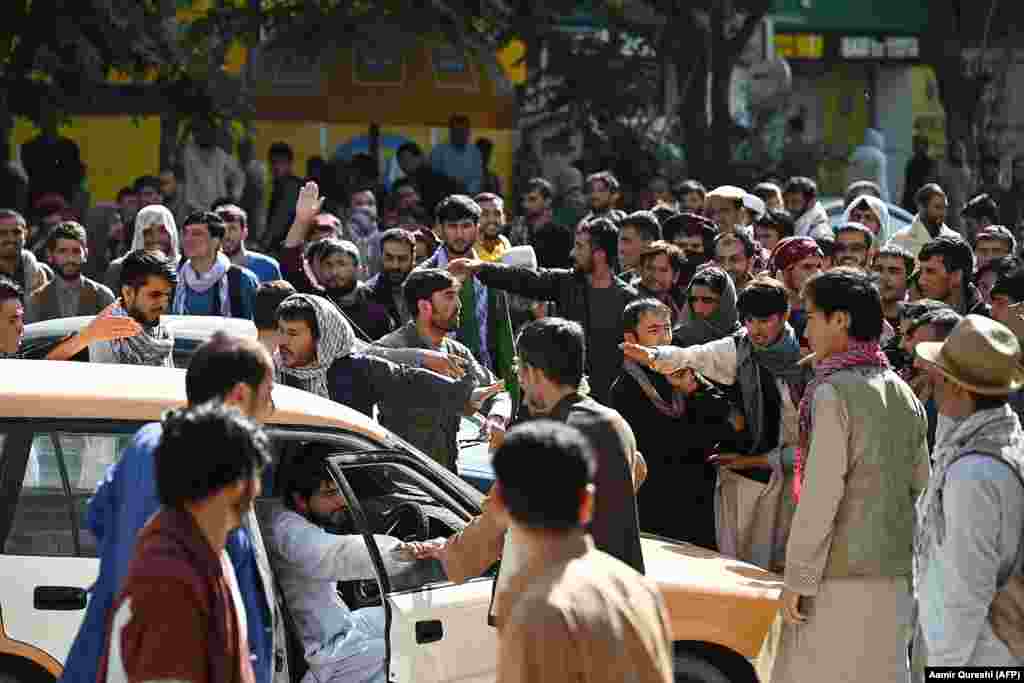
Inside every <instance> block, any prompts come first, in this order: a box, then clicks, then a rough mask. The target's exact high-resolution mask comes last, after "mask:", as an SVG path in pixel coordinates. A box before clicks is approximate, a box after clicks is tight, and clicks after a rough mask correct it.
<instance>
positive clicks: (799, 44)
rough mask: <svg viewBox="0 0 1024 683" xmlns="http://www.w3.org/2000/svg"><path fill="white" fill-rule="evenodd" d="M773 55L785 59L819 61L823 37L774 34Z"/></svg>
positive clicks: (811, 34)
mask: <svg viewBox="0 0 1024 683" xmlns="http://www.w3.org/2000/svg"><path fill="white" fill-rule="evenodd" d="M775 54H777V55H778V56H779V57H785V58H786V59H821V58H823V57H824V56H825V36H823V35H821V34H820V33H776V34H775Z"/></svg>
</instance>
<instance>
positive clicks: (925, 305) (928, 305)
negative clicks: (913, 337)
mask: <svg viewBox="0 0 1024 683" xmlns="http://www.w3.org/2000/svg"><path fill="white" fill-rule="evenodd" d="M941 309H949V310H953V309H952V308H950V306H949V304H947V303H945V302H943V301H938V300H937V299H918V300H917V301H908V302H906V303H904V304H903V305H902V306H900V322H903V321H910V322H911V323H913V322H914V321H916V320H917V319H918V318H920V317H921V316H923V315H926V314H927V313H930V312H932V311H938V310H941Z"/></svg>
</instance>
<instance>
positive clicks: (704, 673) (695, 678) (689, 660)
mask: <svg viewBox="0 0 1024 683" xmlns="http://www.w3.org/2000/svg"><path fill="white" fill-rule="evenodd" d="M672 665H673V669H674V676H673V678H672V680H673V681H674V683H731V682H730V680H729V677H728V676H726V675H725V674H724V673H723V672H722V670H721V669H719V668H718V667H717V666H715V665H714V664H712V663H711V662H709V661H708V660H706V659H703V658H701V657H699V656H696V655H692V654H690V653H688V652H676V653H675V655H674V656H673V658H672Z"/></svg>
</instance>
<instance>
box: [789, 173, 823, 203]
mask: <svg viewBox="0 0 1024 683" xmlns="http://www.w3.org/2000/svg"><path fill="white" fill-rule="evenodd" d="M782 191H783V193H790V192H799V193H800V194H802V195H804V196H806V197H811V198H813V197H817V196H818V183H816V182H814V181H813V180H812V179H810V178H808V177H806V176H802V175H798V176H793V177H792V178H790V179H789V180H788V181H786V187H785V188H784V189H783V190H782Z"/></svg>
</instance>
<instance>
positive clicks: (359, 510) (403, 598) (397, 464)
mask: <svg viewBox="0 0 1024 683" xmlns="http://www.w3.org/2000/svg"><path fill="white" fill-rule="evenodd" d="M329 462H330V464H331V469H332V472H333V474H334V476H335V477H336V479H337V480H338V485H339V487H340V488H341V490H342V491H343V492H344V493H345V495H346V497H347V498H348V499H349V500H350V501H355V503H354V505H353V512H354V516H355V517H356V520H357V523H358V524H361V525H362V531H363V532H364V537H365V538H366V542H367V543H368V544H370V548H369V550H370V554H371V556H372V557H373V558H374V560H375V563H376V564H377V566H378V572H379V581H378V585H377V586H366V585H363V586H357V587H355V589H354V590H352V589H350V590H345V588H344V587H343V591H342V593H343V595H346V594H348V595H346V600H352V601H353V602H355V603H356V604H350V605H349V606H350V607H351V608H353V609H358V608H359V607H363V606H369V605H371V604H378V605H379V604H383V605H384V607H385V611H386V614H387V628H388V658H389V668H388V671H389V680H390V681H396V682H401V683H405V682H412V681H415V682H416V683H440V682H441V681H493V680H494V679H495V677H496V675H497V648H498V642H497V632H496V631H495V629H494V628H492V627H491V626H488V624H487V614H488V610H489V607H490V601H491V591H492V585H493V578H492V577H490V576H482V577H478V578H475V579H471V580H470V581H467V582H465V583H463V584H458V585H456V584H453V583H451V582H450V581H448V579H447V577H446V576H445V574H444V569H443V567H442V566H441V563H440V562H438V561H436V560H410V559H408V558H407V557H405V556H404V555H401V554H398V553H396V552H394V551H395V549H396V547H397V546H398V545H399V544H400V543H402V542H403V541H425V540H429V539H432V538H437V537H447V536H450V535H451V534H453V533H455V532H457V531H459V530H461V529H462V528H463V527H464V526H465V525H466V523H467V522H468V520H469V518H470V515H471V514H473V513H475V511H474V510H469V509H467V507H466V506H465V505H463V504H462V503H460V502H459V501H458V500H457V497H456V496H453V495H451V492H450V490H449V491H448V492H446V488H447V483H446V482H445V481H443V476H439V475H438V473H435V472H433V471H432V470H431V469H430V468H429V467H425V466H423V465H422V464H421V463H418V462H417V461H415V460H414V459H412V458H409V457H408V456H407V455H406V454H404V453H400V452H396V453H394V454H393V455H392V454H387V453H381V452H376V453H374V454H372V455H370V454H366V455H362V456H361V455H360V454H358V453H348V454H338V455H337V456H332V457H331V458H329ZM373 534H378V536H376V537H375V536H374V535H373ZM381 534H382V535H385V536H389V537H391V538H390V539H389V540H388V541H387V542H386V543H385V542H384V541H381V539H380V536H379V535H381ZM385 545H388V547H384V546H385ZM362 583H363V584H365V583H367V582H362ZM374 589H376V595H374V594H373V593H374V592H375V590H374ZM381 595H383V596H384V599H383V603H382V601H381V598H380V596H381Z"/></svg>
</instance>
